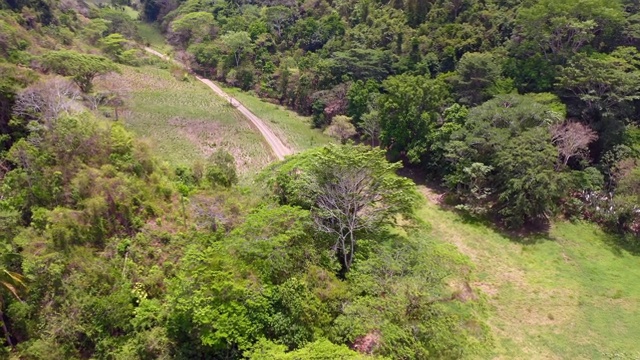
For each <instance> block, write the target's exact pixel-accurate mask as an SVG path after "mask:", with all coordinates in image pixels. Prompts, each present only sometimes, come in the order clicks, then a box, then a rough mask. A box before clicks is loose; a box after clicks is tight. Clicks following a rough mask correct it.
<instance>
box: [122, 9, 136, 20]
mask: <svg viewBox="0 0 640 360" xmlns="http://www.w3.org/2000/svg"><path fill="white" fill-rule="evenodd" d="M124 13H125V14H127V15H128V16H129V17H130V18H131V19H133V20H138V16H139V15H140V12H139V11H138V10H136V9H134V8H132V7H131V6H125V7H124Z"/></svg>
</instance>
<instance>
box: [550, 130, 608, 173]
mask: <svg viewBox="0 0 640 360" xmlns="http://www.w3.org/2000/svg"><path fill="white" fill-rule="evenodd" d="M551 138H552V140H553V143H554V144H555V146H556V148H557V149H558V152H559V153H560V157H561V158H562V164H563V165H567V163H569V160H570V159H571V158H573V157H575V156H581V157H584V158H586V157H587V156H588V150H589V148H588V147H589V144H591V143H592V142H593V141H595V140H596V139H598V134H597V133H596V132H595V131H593V129H591V128H590V127H589V126H587V125H584V124H582V123H579V122H575V121H568V122H565V123H563V124H557V125H553V126H552V127H551Z"/></svg>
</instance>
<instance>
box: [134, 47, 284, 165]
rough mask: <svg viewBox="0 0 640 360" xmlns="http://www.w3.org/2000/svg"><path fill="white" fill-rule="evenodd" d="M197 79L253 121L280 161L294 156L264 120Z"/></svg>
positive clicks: (208, 83)
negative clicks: (288, 156)
mask: <svg viewBox="0 0 640 360" xmlns="http://www.w3.org/2000/svg"><path fill="white" fill-rule="evenodd" d="M144 49H145V51H147V52H148V53H151V54H153V55H156V56H158V57H161V58H162V59H164V60H167V61H171V62H173V63H174V64H177V65H179V66H181V67H185V66H184V64H182V63H180V62H178V61H176V60H174V59H171V58H170V57H168V56H167V55H164V54H163V53H161V52H158V51H156V50H153V49H151V48H148V47H145V48H144ZM196 79H198V80H200V81H201V82H202V83H204V84H205V85H207V86H208V87H209V88H210V89H211V90H213V92H215V93H216V94H217V95H218V96H220V97H222V98H223V99H225V100H226V101H228V102H229V103H230V104H231V105H233V106H234V107H235V108H236V109H238V111H239V112H240V113H241V114H242V115H244V116H245V117H246V118H247V119H248V120H249V121H251V123H252V124H253V125H254V126H255V127H256V128H257V129H258V131H260V134H262V137H264V139H265V140H266V141H267V144H269V146H270V147H271V150H272V151H273V154H274V155H275V156H276V157H277V158H278V160H283V159H284V157H285V156H287V155H291V154H293V151H291V149H289V148H288V147H287V146H285V145H284V144H283V143H282V141H280V138H278V137H277V136H276V134H274V133H273V131H271V129H270V128H269V126H267V124H265V122H264V121H263V120H262V119H260V118H259V117H257V116H256V115H255V114H253V113H252V112H251V111H249V109H247V108H246V107H245V106H244V105H242V104H241V103H240V102H239V101H238V100H236V99H234V98H232V97H231V96H229V94H227V93H226V92H224V90H222V89H221V88H220V87H219V86H218V85H216V84H214V83H213V82H212V81H211V80H209V79H205V78H201V77H199V76H196Z"/></svg>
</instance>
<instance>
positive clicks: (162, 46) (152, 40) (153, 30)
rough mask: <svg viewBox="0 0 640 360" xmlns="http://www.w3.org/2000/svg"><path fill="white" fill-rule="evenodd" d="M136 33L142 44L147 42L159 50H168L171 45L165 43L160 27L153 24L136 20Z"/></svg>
mask: <svg viewBox="0 0 640 360" xmlns="http://www.w3.org/2000/svg"><path fill="white" fill-rule="evenodd" d="M137 25H138V35H139V36H140V38H141V39H142V43H143V44H145V45H146V44H148V45H149V47H151V48H154V49H156V50H158V51H160V52H164V53H166V52H168V51H169V50H170V49H171V47H170V46H169V45H168V44H167V43H166V41H165V39H164V36H162V33H161V32H160V29H158V27H157V26H156V25H155V24H149V23H145V22H142V21H139V22H138V24H137Z"/></svg>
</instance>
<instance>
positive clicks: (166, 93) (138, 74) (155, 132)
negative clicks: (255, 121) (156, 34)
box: [123, 66, 273, 173]
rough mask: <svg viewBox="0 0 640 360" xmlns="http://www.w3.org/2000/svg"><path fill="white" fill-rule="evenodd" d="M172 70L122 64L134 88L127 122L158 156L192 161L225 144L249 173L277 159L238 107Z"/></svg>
mask: <svg viewBox="0 0 640 360" xmlns="http://www.w3.org/2000/svg"><path fill="white" fill-rule="evenodd" d="M175 72H176V74H181V73H182V72H180V71H175ZM171 74H172V73H171V72H170V71H168V70H163V69H158V68H154V67H150V66H145V67H141V68H131V67H124V69H123V76H124V78H125V79H126V80H127V82H128V83H129V84H130V86H131V88H132V89H131V99H130V100H129V101H128V104H129V106H128V107H129V109H130V111H131V113H130V114H129V115H128V116H126V119H125V124H126V126H127V128H129V129H131V130H132V131H133V132H135V133H136V134H138V135H139V136H141V137H143V138H146V139H148V140H149V141H150V142H151V143H152V146H153V148H154V150H155V151H156V153H157V155H158V156H159V158H161V159H164V160H166V161H168V162H169V163H170V164H172V165H180V164H182V165H189V164H191V163H193V161H195V160H203V159H206V158H207V157H208V156H209V155H210V154H211V153H212V152H213V151H215V150H216V149H218V148H223V149H225V150H227V151H229V152H230V153H231V154H233V156H234V157H235V158H236V163H237V165H238V168H239V169H240V171H241V172H244V173H247V172H252V171H255V170H257V169H260V168H262V167H264V166H265V165H266V164H267V163H268V162H270V161H271V160H272V158H273V155H272V153H271V150H270V148H269V147H268V146H267V145H266V143H265V142H264V141H263V139H262V137H261V136H260V134H259V133H258V132H257V131H255V130H254V129H253V128H252V127H251V126H250V125H249V122H248V121H247V120H246V119H245V118H244V117H243V116H242V115H241V114H240V113H239V112H238V111H237V110H236V109H234V108H233V107H232V106H231V105H229V104H228V103H227V102H225V101H223V100H222V99H221V98H219V97H218V96H216V95H215V94H214V93H213V92H212V91H211V90H210V89H209V88H208V87H207V86H206V85H204V84H202V83H200V82H199V81H197V80H195V79H192V78H191V79H190V80H189V81H181V80H177V79H176V78H174V76H172V75H171Z"/></svg>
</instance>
